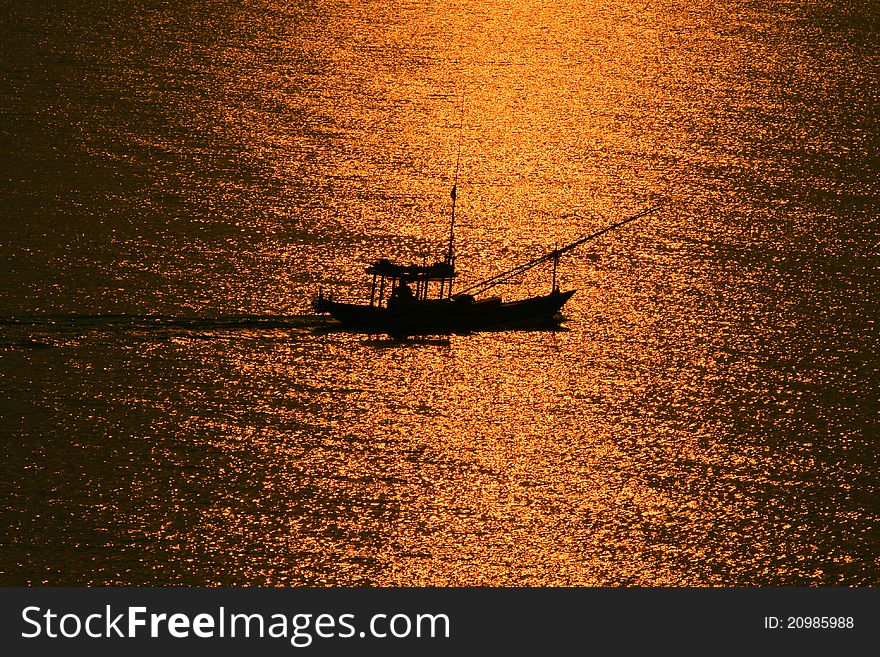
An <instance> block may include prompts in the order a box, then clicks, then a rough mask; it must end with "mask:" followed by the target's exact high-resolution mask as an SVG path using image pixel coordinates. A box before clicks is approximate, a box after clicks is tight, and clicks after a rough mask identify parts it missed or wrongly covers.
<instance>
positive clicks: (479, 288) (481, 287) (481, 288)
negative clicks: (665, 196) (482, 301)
mask: <svg viewBox="0 0 880 657" xmlns="http://www.w3.org/2000/svg"><path fill="white" fill-rule="evenodd" d="M663 205H664V203H663V202H662V201H661V202H660V203H657V204H656V205H654V206H652V207H650V208H647V209H645V210H642V211H641V212H638V213H636V214H634V215H633V216H631V217H627V218H626V219H624V220H622V221H618V222H616V223H614V224H611V225H610V226H606V227H605V228H603V229H601V230H598V231H596V232H595V233H591V234H590V235H587V236H586V237H582V238H580V239H578V240H575V241H574V242H570V243H569V244H566V245H565V246H563V247H561V248H558V249H553V250H552V251H550V252H549V253H545V254H544V255H542V256H538V257H537V258H534V259H533V260H529V261H528V262H525V263H522V264H520V265H517V266H516V267H513V268H512V269H508V270H507V271H503V272H501V273H500V274H496V275H495V276H491V277H489V278H486V279H484V280H482V281H478V282H477V283H474V284H473V285H471V286H470V287H468V288H465V289H464V290H461V291H460V292H459V293H458V294H456V295H455V296H460V295H463V294H479V293H481V292H485V291H486V290H489V289H491V288H493V287H495V286H496V285H500V284H502V283H504V282H506V281H508V280H510V279H511V278H515V277H516V276H518V275H520V274H523V273H525V272H526V271H528V270H529V269H532V268H533V267H537V266H538V265H540V264H541V263H544V262H549V261H550V260H553V259H555V258H558V257H559V256H560V255H562V254H563V253H567V252H568V251H571V250H573V249H575V248H577V247H578V246H580V245H581V244H583V243H585V242H588V241H590V240H592V239H595V238H597V237H600V236H601V235H604V234H605V233H607V232H609V231H612V230H615V229H617V228H620V227H621V226H623V225H625V224H628V223H629V222H631V221H635V220H636V219H640V218H641V217H644V216H646V215H649V214H653V213H654V212H656V211H657V210H659V209H660V208H662V207H663ZM567 217H578V218H580V219H583V217H581V216H580V215H577V214H567V215H564V216H563V217H561V218H563V219H565V218H567Z"/></svg>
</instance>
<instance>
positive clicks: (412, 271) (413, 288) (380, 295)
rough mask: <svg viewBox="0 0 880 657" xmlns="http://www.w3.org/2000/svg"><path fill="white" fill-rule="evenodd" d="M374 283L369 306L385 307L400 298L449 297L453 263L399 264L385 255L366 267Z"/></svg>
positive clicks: (407, 299)
mask: <svg viewBox="0 0 880 657" xmlns="http://www.w3.org/2000/svg"><path fill="white" fill-rule="evenodd" d="M366 271H367V273H368V274H372V276H373V284H372V287H371V289H370V306H375V307H379V308H382V307H388V304H389V302H391V303H392V305H393V304H394V303H396V302H399V301H427V300H428V299H448V298H450V297H452V282H453V280H454V279H455V267H454V266H453V265H452V264H451V263H450V262H448V261H443V262H435V263H434V264H433V265H398V264H395V263H393V262H391V261H390V260H387V259H386V258H382V259H380V260H377V261H376V262H374V263H373V264H371V265H370V266H369V267H367V270H366Z"/></svg>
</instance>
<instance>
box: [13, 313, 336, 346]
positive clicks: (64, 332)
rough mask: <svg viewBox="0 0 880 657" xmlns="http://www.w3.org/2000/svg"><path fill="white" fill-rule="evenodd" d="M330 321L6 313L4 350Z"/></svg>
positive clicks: (256, 332)
mask: <svg viewBox="0 0 880 657" xmlns="http://www.w3.org/2000/svg"><path fill="white" fill-rule="evenodd" d="M325 323H326V320H325V319H323V318H320V317H315V316H313V315H223V316H217V317H175V316H167V315H29V316H15V317H0V348H7V349H37V350H38V349H51V348H53V347H60V346H65V345H70V344H76V343H78V342H80V341H82V340H84V339H88V338H92V339H95V338H98V339H112V338H113V337H123V336H125V337H128V338H130V339H136V340H150V341H153V340H155V341H161V340H167V339H172V338H175V337H183V338H191V339H218V338H219V339H223V338H226V339H228V338H230V337H236V336H250V337H274V336H277V334H278V333H279V332H285V333H287V334H289V332H297V331H301V332H305V331H313V330H315V329H318V328H319V327H321V326H323V325H324V324H325Z"/></svg>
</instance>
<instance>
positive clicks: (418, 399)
mask: <svg viewBox="0 0 880 657" xmlns="http://www.w3.org/2000/svg"><path fill="white" fill-rule="evenodd" d="M101 4H106V3H88V2H74V1H70V2H54V3H43V2H36V1H27V2H17V3H15V4H14V5H9V6H7V7H6V8H5V9H4V14H6V15H7V16H6V20H5V23H6V26H5V27H4V37H3V40H2V43H0V63H2V69H0V101H2V102H0V135H2V138H3V139H2V142H0V143H2V146H0V169H2V176H0V190H2V191H0V212H2V219H3V231H2V234H0V260H2V267H3V272H4V273H3V277H2V279H0V409H2V410H0V412H2V428H0V435H2V445H3V450H4V451H3V468H2V482H0V486H2V490H0V495H2V511H0V513H2V516H3V518H2V529H3V534H2V547H0V550H2V551H0V582H2V583H3V584H24V583H26V584H40V583H46V584H208V585H213V584H223V585H246V584H250V585H285V584H291V585H296V584H309V585H359V584H369V585H407V586H409V585H759V584H771V585H781V584H849V585H853V584H855V585H866V584H876V583H878V579H880V561H878V554H880V511H878V508H880V504H878V484H877V463H878V459H877V440H878V430H877V429H878V423H877V419H878V397H880V395H878V388H880V386H878V357H877V347H878V344H877V327H876V319H877V308H878V305H880V304H878V298H877V290H878V270H877V265H878V259H877V244H878V238H880V235H878V233H880V231H878V226H877V221H876V209H877V203H878V196H880V183H878V179H880V176H878V168H880V167H878V160H877V152H876V145H877V144H876V137H877V134H878V128H880V126H878V118H877V117H878V115H877V107H878V106H880V72H878V71H880V57H878V54H880V53H878V50H880V46H878V44H880V38H878V14H877V11H876V9H874V8H872V7H871V3H857V2H843V1H841V2H819V1H813V2H811V1H808V0H790V1H782V0H779V1H776V2H773V1H770V0H760V1H758V2H751V3H742V2H735V1H733V0H720V1H719V0H713V1H712V2H709V1H708V0H706V1H701V0H690V1H689V2H667V1H660V2H652V3H644V2H633V3H627V2H624V1H623V0H611V1H609V2H601V3H600V2H595V3H594V2H574V1H573V0H569V1H567V0H549V1H548V2H543V3H521V4H516V3H514V2H488V1H480V0H472V1H466V0H462V1H460V2H452V3H447V2H440V3H429V2H403V3H401V2H378V1H377V2H362V3H359V2H351V3H343V2H313V3H309V2H302V3H281V2H271V1H268V0H267V1H264V2H258V1H251V2H244V3H220V2H217V3H214V2H181V3H160V2H119V3H110V4H109V6H108V7H106V8H98V7H99V5H101ZM459 125H461V126H462V127H461V130H459ZM459 141H460V143H461V165H460V170H459V173H458V190H459V195H458V200H459V205H458V218H459V221H458V226H457V231H456V235H457V242H456V245H457V251H458V255H459V260H458V265H459V270H460V272H461V273H462V284H464V283H465V282H466V281H475V280H477V279H479V278H482V277H484V276H488V275H491V274H492V273H495V272H497V271H499V270H501V269H504V268H506V267H509V266H512V265H514V264H516V263H518V262H521V261H523V260H527V259H529V258H531V257H534V256H535V255H538V254H540V253H542V252H543V251H544V250H545V249H546V248H548V247H552V246H553V244H555V243H557V242H558V243H560V244H562V243H565V242H568V241H571V240H574V239H577V238H578V237H580V236H582V235H585V234H588V233H590V232H592V231H594V230H597V229H599V228H601V227H603V226H604V225H606V224H608V223H611V222H613V221H615V220H618V219H622V218H624V217H626V216H629V215H631V214H633V213H635V212H637V211H638V210H640V209H642V208H644V207H647V206H648V205H650V204H653V203H655V202H657V201H658V200H663V199H665V201H666V206H665V208H664V210H663V211H662V212H661V213H659V214H657V215H654V216H651V217H646V218H644V219H642V220H639V221H638V222H634V223H633V224H630V225H628V226H627V227H625V228H622V229H621V230H619V231H617V232H615V233H613V234H609V235H607V236H605V237H603V238H601V239H599V240H596V241H595V242H593V243H591V244H589V245H586V246H585V247H583V248H582V249H580V250H578V251H575V252H574V253H572V254H571V255H569V256H566V257H565V258H564V259H563V262H562V265H561V269H560V276H561V281H562V284H563V287H564V288H566V289H568V288H577V289H578V293H577V294H576V295H575V296H574V297H573V299H572V300H571V301H570V302H569V303H568V304H567V306H566V307H565V314H566V316H567V321H566V322H565V323H564V325H563V327H564V330H560V331H555V332H554V331H515V332H514V331H511V332H495V333H477V334H472V335H452V336H439V337H429V338H426V339H419V340H412V341H408V342H394V341H391V340H390V339H387V338H384V337H382V336H368V335H358V334H353V333H347V332H340V331H334V330H329V329H328V328H327V327H325V326H324V325H323V321H322V320H320V319H317V318H314V317H312V316H310V307H309V300H310V298H311V296H312V295H313V294H314V293H315V292H316V290H317V288H318V287H319V286H323V287H324V288H325V289H327V288H329V287H332V288H334V289H335V290H336V293H337V295H339V296H340V297H343V298H350V299H357V298H361V297H363V295H364V294H365V293H367V291H368V288H367V283H368V280H367V276H366V275H365V274H364V272H363V269H364V266H365V264H366V263H367V262H368V261H370V260H372V259H375V258H377V257H383V256H387V257H393V258H397V259H400V260H404V261H408V262H420V261H421V259H422V258H423V257H425V256H428V257H435V256H437V255H439V254H440V252H441V248H442V243H443V240H444V239H445V235H446V231H447V230H448V217H449V203H450V199H449V190H450V188H451V186H452V183H453V178H454V175H455V162H456V158H457V152H458V148H459ZM571 213H575V214H576V215H578V216H577V217H569V218H563V217H565V216H566V215H570V214H571ZM549 284H550V283H549V278H548V272H546V271H541V272H537V273H536V275H534V276H530V277H527V278H526V279H524V280H523V281H522V282H521V284H519V285H517V286H508V287H505V288H503V289H502V290H501V293H502V294H503V295H504V296H505V297H507V298H517V297H523V296H527V295H529V294H535V293H545V292H546V291H548V290H549Z"/></svg>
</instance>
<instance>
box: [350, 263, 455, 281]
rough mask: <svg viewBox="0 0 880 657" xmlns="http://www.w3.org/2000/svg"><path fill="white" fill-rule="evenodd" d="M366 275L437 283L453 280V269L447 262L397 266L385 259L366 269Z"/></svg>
mask: <svg viewBox="0 0 880 657" xmlns="http://www.w3.org/2000/svg"><path fill="white" fill-rule="evenodd" d="M367 273H368V274H372V275H374V276H382V277H384V278H395V279H400V280H407V281H416V280H421V281H432V280H438V281H439V280H448V279H450V278H455V269H454V267H453V266H452V265H451V264H449V263H447V262H435V263H434V264H433V265H398V264H396V263H393V262H391V261H390V260H387V259H385V258H382V259H381V260H377V261H376V262H374V263H372V264H371V265H370V266H369V267H367Z"/></svg>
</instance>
